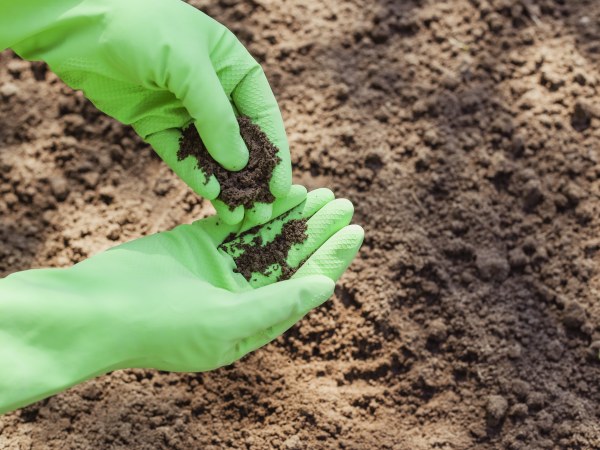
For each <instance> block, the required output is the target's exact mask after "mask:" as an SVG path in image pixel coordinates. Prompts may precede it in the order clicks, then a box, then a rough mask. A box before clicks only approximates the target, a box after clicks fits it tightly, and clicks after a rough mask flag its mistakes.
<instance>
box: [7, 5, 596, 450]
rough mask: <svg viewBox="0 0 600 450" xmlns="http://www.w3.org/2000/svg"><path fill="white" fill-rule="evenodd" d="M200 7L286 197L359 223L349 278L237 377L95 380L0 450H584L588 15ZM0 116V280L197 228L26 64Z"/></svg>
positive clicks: (22, 426) (110, 124)
mask: <svg viewBox="0 0 600 450" xmlns="http://www.w3.org/2000/svg"><path fill="white" fill-rule="evenodd" d="M193 3H194V4H195V5H200V2H199V1H194V2H193ZM202 5H203V8H204V9H205V10H206V11H207V12H208V13H209V14H211V15H212V16H214V17H215V18H216V19H218V20H220V21H222V22H223V23H225V24H226V25H228V26H230V27H231V28H232V29H233V30H234V31H235V32H236V33H237V34H238V36H239V37H240V39H241V40H242V41H243V42H244V43H246V44H247V45H248V47H249V49H250V51H251V52H252V53H253V54H254V55H255V56H256V57H257V58H258V59H259V60H260V62H261V63H262V64H263V65H264V68H265V70H266V72H267V74H268V76H269V78H270V80H271V82H272V85H273V88H274V90H275V92H276V95H277V96H278V99H279V101H280V105H281V108H282V111H283V115H284V118H285V122H286V124H287V130H288V132H289V137H290V142H291V148H292V158H293V162H294V167H295V177H296V181H297V182H302V183H304V184H306V185H307V186H308V187H310V188H312V187H317V186H329V187H331V188H332V189H334V190H335V192H336V193H337V194H338V195H339V196H344V197H347V198H349V199H351V200H352V201H353V202H354V203H355V205H356V219H355V220H356V222H357V223H360V224H362V225H363V226H364V227H365V229H366V241H365V245H364V247H363V249H362V250H361V252H360V256H359V258H357V260H356V262H355V263H354V264H353V265H352V267H351V269H350V270H349V271H348V273H347V274H345V276H344V277H343V279H342V280H341V281H340V283H339V285H338V288H337V290H336V294H335V297H334V298H333V299H332V300H331V301H330V302H328V303H327V304H326V306H324V307H322V308H320V309H319V310H317V311H314V312H313V313H311V314H310V315H309V316H308V317H307V318H306V319H305V320H304V321H302V322H301V323H300V324H299V325H298V326H296V327H295V328H294V329H293V330H292V331H290V332H289V333H287V334H286V335H285V336H283V337H281V338H280V339H278V340H277V341H276V342H275V343H274V344H272V345H269V346H267V347H266V348H264V349H262V350H260V351H257V352H255V353H254V354H252V355H250V356H248V357H247V358H245V359H244V360H242V361H240V362H238V363H236V364H234V365H233V366H231V367H227V368H223V369H221V370H217V371H214V372H210V373H204V374H169V373H159V372H156V371H152V370H129V371H119V372H115V373H112V374H109V375H106V376H103V377H100V378H98V379H96V380H93V381H89V382H87V383H85V384H83V385H80V386H78V387H76V388H73V389H71V390H69V391H68V392H65V393H62V394H60V395H57V396H55V397H53V398H51V399H48V400H44V401H42V402H40V403H38V404H36V405H32V406H30V407H28V408H25V409H23V410H21V411H18V412H15V413H12V414H8V415H5V416H3V417H2V418H0V448H7V449H122V448H123V449H125V448H127V449H148V450H149V449H220V448H236V449H255V448H256V449H262V448H282V449H330V448H344V449H395V450H421V449H496V448H498V449H527V450H530V449H532V450H533V449H586V450H587V449H598V448H600V388H599V385H600V361H599V360H598V351H599V348H600V127H599V126H600V106H599V105H600V94H599V92H598V90H599V88H600V66H599V63H600V25H599V24H600V4H599V3H598V2H597V1H596V0H588V1H584V0H580V1H566V0H537V1H536V0H521V1H517V0H472V1H468V0H447V1H444V2H438V1H434V0H429V1H426V0H422V1H418V0H404V1H399V0H388V1H385V0H373V1H372V2H369V3H368V5H367V4H366V3H365V2H362V1H358V0H348V1H338V0H324V1H319V2H316V1H315V2H312V1H311V2H307V1H304V0H290V1H286V2H273V1H266V0H243V1H239V2H238V1H235V0H233V1H232V0H222V1H219V2H216V1H214V2H212V3H210V4H209V5H208V6H206V5H205V3H204V2H203V3H202ZM0 96H1V103H0V143H1V148H0V195H1V199H2V201H0V239H1V242H2V245H1V246H0V274H1V275H6V274H8V273H9V272H13V271H17V270H23V269H27V268H30V267H34V266H35V267H38V266H68V265H70V264H72V263H74V262H77V261H80V260H82V259H83V258H86V257H87V256H89V255H91V254H94V253H96V252H98V251H100V250H102V249H105V248H107V247H110V246H112V245H114V244H115V243H116V242H122V241H126V240H129V239H132V238H135V237H138V236H141V235H143V234H147V233H150V232H155V231H158V230H163V229H166V228H169V227H171V226H173V225H175V224H177V223H180V222H190V221H192V220H194V219H196V218H198V217H201V216H203V215H205V214H208V213H209V212H210V207H209V205H208V202H205V201H202V200H200V199H198V198H196V197H195V196H194V195H193V194H192V193H191V191H190V190H189V189H187V188H186V186H185V185H184V184H183V183H182V182H181V181H179V180H178V179H177V178H176V177H175V176H174V175H173V174H172V173H171V172H170V171H169V169H168V168H167V167H165V166H164V165H163V164H162V163H161V162H160V161H159V160H158V158H157V157H156V156H155V155H154V154H153V153H152V152H151V151H150V149H149V148H148V147H147V146H145V145H143V144H142V143H141V142H140V141H139V140H138V139H137V138H136V137H135V135H134V133H133V132H132V131H131V130H130V129H128V128H127V127H124V126H121V125H119V124H117V123H115V122H114V121H113V120H111V119H109V118H106V117H104V116H102V115H101V114H99V113H98V112H97V111H96V110H95V109H94V108H93V107H92V106H91V105H90V104H89V103H88V102H87V101H85V99H83V98H82V96H81V95H80V94H75V93H73V92H71V91H70V90H69V89H67V88H66V87H64V86H63V85H62V84H61V83H60V82H59V81H58V80H57V79H56V77H55V76H54V75H52V74H51V73H49V72H47V71H46V70H45V68H44V66H43V65H35V64H30V63H27V62H21V61H19V60H18V59H16V58H14V57H13V56H12V55H11V54H10V53H8V52H5V53H2V54H1V55H0ZM594 354H595V356H594ZM40 376H43V374H40Z"/></svg>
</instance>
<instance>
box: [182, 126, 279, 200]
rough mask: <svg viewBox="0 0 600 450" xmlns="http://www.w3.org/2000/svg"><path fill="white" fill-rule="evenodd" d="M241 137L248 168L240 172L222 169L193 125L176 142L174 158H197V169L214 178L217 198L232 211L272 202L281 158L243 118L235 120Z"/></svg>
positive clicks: (258, 131)
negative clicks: (273, 181) (271, 183)
mask: <svg viewBox="0 0 600 450" xmlns="http://www.w3.org/2000/svg"><path fill="white" fill-rule="evenodd" d="M238 124H239V126H240V134H241V136H242V139H243V140H244V142H245V143H246V146H247V147H248V152H249V153H250V158H249V160H248V165H247V166H246V167H244V168H243V169H242V170H240V171H239V172H230V171H228V170H225V169H224V168H223V167H221V166H220V165H219V163H217V162H216V161H215V160H214V159H213V157H212V156H211V155H210V153H208V150H207V149H206V146H205V145H204V143H203V142H202V139H201V138H200V135H199V134H198V131H197V130H196V127H195V126H194V125H193V124H192V125H189V126H188V127H187V128H185V129H184V130H183V134H182V136H181V139H180V141H179V151H178V152H177V159H178V160H179V161H183V160H184V159H185V158H187V157H188V156H191V157H194V158H196V160H197V161H198V169H200V170H202V171H203V172H204V174H205V176H206V179H207V180H208V179H209V178H210V176H211V175H214V176H215V177H216V179H217V181H218V182H219V184H220V185H221V193H220V194H219V197H218V198H219V199H220V200H222V201H223V203H225V204H226V205H227V206H229V209H231V210H232V211H233V210H234V209H235V208H236V207H237V206H239V205H243V206H244V207H245V208H247V209H249V208H252V207H253V206H254V203H256V202H262V203H273V201H274V200H275V197H274V196H273V194H271V191H270V190H269V181H270V180H271V176H272V174H273V169H275V166H277V164H279V162H280V161H281V159H280V158H279V157H278V156H277V147H275V146H274V145H273V144H272V143H271V141H269V138H268V137H267V135H266V134H265V133H264V132H263V131H262V130H261V129H260V127H258V125H255V124H253V123H252V121H251V120H250V119H249V118H248V117H246V116H240V117H238Z"/></svg>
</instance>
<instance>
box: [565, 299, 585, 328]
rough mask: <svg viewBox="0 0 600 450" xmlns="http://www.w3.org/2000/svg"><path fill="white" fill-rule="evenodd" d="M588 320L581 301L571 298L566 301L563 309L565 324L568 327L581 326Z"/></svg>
mask: <svg viewBox="0 0 600 450" xmlns="http://www.w3.org/2000/svg"><path fill="white" fill-rule="evenodd" d="M585 320H586V313H585V309H584V308H583V306H581V303H579V302H577V301H575V300H571V301H567V303H565V310H564V311H563V319H562V321H563V324H565V326H566V327H568V328H579V327H581V326H582V325H583V324H584V323H585Z"/></svg>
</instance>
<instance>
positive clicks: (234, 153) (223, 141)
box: [196, 120, 250, 172]
mask: <svg viewBox="0 0 600 450" xmlns="http://www.w3.org/2000/svg"><path fill="white" fill-rule="evenodd" d="M221 128H223V130H222V132H221V133H219V134H217V133H216V131H213V130H206V127H202V126H201V125H200V124H199V123H196V129H197V130H198V133H200V136H201V137H202V141H203V142H204V145H205V146H206V150H208V153H210V156H212V157H213V159H214V160H215V161H216V162H217V163H218V164H219V165H221V166H222V167H223V168H224V169H226V170H229V171H232V172H237V171H240V170H242V169H243V168H244V167H246V165H247V164H248V159H249V158H250V154H249V152H248V148H247V147H246V144H245V142H244V140H243V139H242V137H241V135H240V128H239V126H238V124H237V121H235V120H234V121H233V123H232V124H231V125H230V126H223V127H221ZM201 129H202V130H203V131H204V133H203V134H202V132H201V131H200V130H201Z"/></svg>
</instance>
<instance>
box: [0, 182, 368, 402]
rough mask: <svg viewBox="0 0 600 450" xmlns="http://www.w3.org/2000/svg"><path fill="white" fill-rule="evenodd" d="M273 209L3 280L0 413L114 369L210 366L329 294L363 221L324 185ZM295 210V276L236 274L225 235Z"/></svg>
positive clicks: (295, 193)
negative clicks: (256, 217)
mask: <svg viewBox="0 0 600 450" xmlns="http://www.w3.org/2000/svg"><path fill="white" fill-rule="evenodd" d="M274 209H275V214H278V215H280V217H279V218H277V219H275V220H274V221H272V222H270V223H269V224H267V225H264V226H263V227H262V228H260V229H258V230H257V229H256V228H254V229H252V230H251V232H249V233H250V234H246V235H244V234H242V235H240V236H239V237H237V238H236V239H234V240H233V241H232V240H231V233H237V232H239V231H240V228H239V226H238V227H235V226H224V225H223V224H222V223H221V224H220V223H219V220H220V219H219V218H218V217H217V216H214V217H211V218H208V219H204V220H200V221H197V222H195V223H193V224H191V225H181V226H178V227H177V228H175V229H173V230H171V231H167V232H163V233H158V234H155V235H151V236H147V237H143V238H141V239H137V240H135V241H132V242H129V243H126V244H123V245H119V246H117V247H115V248H113V249H110V250H108V251H106V252H103V253H100V254H98V255H96V256H93V257H91V258H89V259H87V260H85V261H83V262H81V263H79V264H76V265H75V266H73V267H71V268H68V269H38V270H29V271H25V272H19V273H15V274H12V275H10V276H8V277H6V278H4V279H2V280H0V361H1V362H2V370H0V413H3V412H7V411H10V410H13V409H15V408H18V407H21V406H24V405H27V404H29V403H32V402H34V401H37V400H40V399H42V398H45V397H47V396H49V395H52V394H54V393H56V392H59V391H61V390H64V389H66V388H68V387H69V386H72V385H74V384H76V383H79V382H81V381H84V380H86V379H89V378H91V377H94V376H96V375H100V374H103V373H106V372H108V371H111V370H115V369H123V368H156V369H160V370H168V371H206V370H211V369H214V368H217V367H220V366H223V365H226V364H230V363H232V362H233V361H235V360H237V359H239V358H241V357H242V356H244V355H245V354H247V353H248V352H251V351H253V350H255V349H257V348H259V347H261V346H262V345H265V344H266V343H268V342H269V341H271V340H273V339H274V338H275V337H277V336H278V335H280V334H281V333H283V332H284V331H285V330H287V329H288V328H290V327H291V326H292V325H293V324H294V323H296V322H297V321H298V320H300V319H301V318H302V317H303V316H304V315H305V314H306V313H307V312H308V311H309V310H311V309H312V308H314V307H316V306H318V305H320V304H321V303H323V302H324V301H325V300H327V298H328V297H329V296H330V295H331V294H332V292H333V289H334V280H337V279H338V278H339V277H340V275H341V274H342V272H343V271H344V270H345V269H346V268H347V266H348V264H349V263H350V261H351V260H352V258H353V257H354V256H355V254H356V252H357V251H358V248H359V247H360V245H361V243H362V239H363V232H362V229H361V228H360V227H358V226H356V225H350V226H348V223H349V222H350V219H351V216H352V213H353V209H352V205H351V203H350V202H348V201H347V200H334V198H333V194H332V193H331V191H329V190H327V189H320V190H316V191H313V192H311V193H310V194H309V195H308V196H306V190H305V189H304V188H302V187H299V186H294V187H293V188H292V190H291V191H290V195H289V196H288V197H286V198H285V199H283V200H277V201H276V202H275V203H274ZM284 213H286V214H284ZM302 218H305V219H308V222H307V223H306V225H307V230H306V234H307V235H308V238H307V239H306V240H305V241H304V242H303V243H302V244H297V245H296V246H294V247H293V249H292V250H290V253H289V255H288V263H289V264H290V265H292V266H293V267H296V268H297V267H298V265H299V264H300V261H305V262H303V263H302V264H301V266H300V267H299V270H298V271H297V272H296V273H295V275H294V276H293V278H292V279H289V280H286V281H280V282H275V281H276V274H275V272H273V274H272V275H271V276H270V277H263V278H261V279H260V280H258V281H252V282H248V281H246V279H245V278H244V277H243V276H242V275H241V274H239V273H235V271H234V269H235V264H234V259H233V258H232V256H230V254H231V250H230V249H229V248H228V246H223V245H221V244H222V243H223V241H224V240H225V239H226V238H227V239H229V242H230V245H232V243H233V242H235V241H240V240H245V239H248V238H252V236H254V235H256V234H260V235H262V236H264V237H265V238H267V239H268V236H269V233H272V231H273V230H274V229H277V228H278V227H279V228H280V227H281V225H282V224H284V223H287V222H289V221H291V220H294V219H302ZM275 234H277V233H275ZM265 242H266V241H265ZM307 258H308V259H307ZM259 286H260V287H259Z"/></svg>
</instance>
